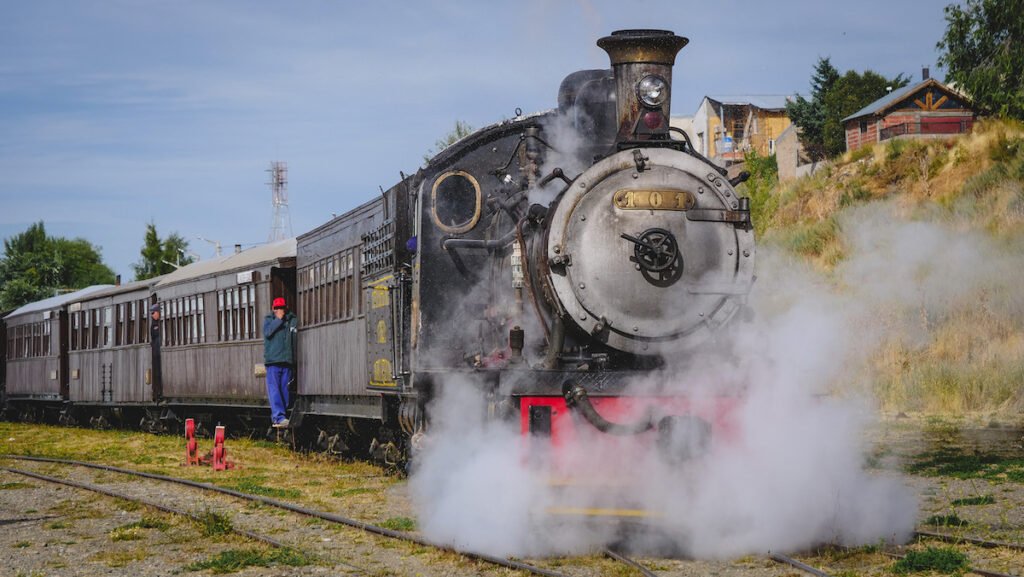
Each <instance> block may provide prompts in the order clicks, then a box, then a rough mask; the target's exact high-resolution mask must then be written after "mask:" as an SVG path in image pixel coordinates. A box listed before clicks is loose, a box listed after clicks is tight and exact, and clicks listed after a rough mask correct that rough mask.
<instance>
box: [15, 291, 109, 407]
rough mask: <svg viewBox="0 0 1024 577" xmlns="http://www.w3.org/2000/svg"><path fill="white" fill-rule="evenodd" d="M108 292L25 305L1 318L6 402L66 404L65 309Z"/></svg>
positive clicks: (64, 296) (69, 294)
mask: <svg viewBox="0 0 1024 577" xmlns="http://www.w3.org/2000/svg"><path fill="white" fill-rule="evenodd" d="M108 288H110V285H98V286H94V287H89V288H84V289H81V290H79V291H76V292H73V293H68V294H65V295H59V296H55V297H52V298H48V299H45V300H42V301H38V302H35V303H31V304H27V305H25V306H23V307H21V308H19V309H16V310H15V311H14V312H12V313H11V314H9V315H7V317H5V318H4V322H5V323H6V324H7V333H6V334H7V343H6V345H7V346H6V356H7V367H6V369H7V382H6V387H7V398H8V400H9V401H11V402H17V401H19V400H33V401H56V402H59V401H64V400H67V398H68V367H67V355H66V354H64V353H66V352H67V349H68V329H67V324H68V318H67V312H66V310H67V309H66V305H67V303H69V302H72V301H75V300H77V299H79V298H82V297H84V296H86V295H89V294H91V293H95V292H97V291H100V290H104V289H108Z"/></svg>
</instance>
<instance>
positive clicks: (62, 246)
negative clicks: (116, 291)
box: [0, 221, 114, 310]
mask: <svg viewBox="0 0 1024 577" xmlns="http://www.w3.org/2000/svg"><path fill="white" fill-rule="evenodd" d="M113 282H114V271H112V270H110V267H108V266H107V265H105V264H103V260H102V258H101V256H100V250H99V248H97V247H95V246H93V245H92V244H91V243H90V242H89V241H87V240H85V239H82V238H76V239H74V240H69V239H66V238H63V237H50V236H48V235H47V234H46V227H45V226H44V225H43V223H42V221H40V222H37V223H35V224H32V225H30V226H29V227H28V229H27V230H26V231H25V232H22V233H20V234H16V235H14V236H12V237H10V238H8V239H4V257H3V259H0V310H9V309H12V308H16V307H19V306H21V305H24V304H26V303H30V302H33V301H37V300H41V299H44V298H48V297H52V296H54V295H55V294H58V293H60V292H67V291H71V290H76V289H80V288H85V287H87V286H90V285H95V284H109V283H113Z"/></svg>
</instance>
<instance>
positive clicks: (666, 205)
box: [612, 190, 697, 210]
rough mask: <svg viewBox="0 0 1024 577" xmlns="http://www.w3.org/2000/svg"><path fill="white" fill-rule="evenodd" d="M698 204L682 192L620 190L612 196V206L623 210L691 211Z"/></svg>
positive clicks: (690, 196)
mask: <svg viewBox="0 0 1024 577" xmlns="http://www.w3.org/2000/svg"><path fill="white" fill-rule="evenodd" d="M696 202H697V201H696V199H694V197H693V195H692V194H690V193H689V192H686V191H682V190H620V191H618V192H616V193H615V194H614V195H613V196H612V204H614V205H615V208H619V209H622V210H690V209H691V208H693V205H694V204H695V203H696Z"/></svg>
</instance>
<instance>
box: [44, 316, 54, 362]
mask: <svg viewBox="0 0 1024 577" xmlns="http://www.w3.org/2000/svg"><path fill="white" fill-rule="evenodd" d="M51 322H53V321H52V320H51V319H46V320H45V321H43V354H44V355H46V356H50V354H51V353H52V352H53V346H52V343H51V342H50V331H51V326H50V323H51Z"/></svg>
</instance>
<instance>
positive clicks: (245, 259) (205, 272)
mask: <svg viewBox="0 0 1024 577" xmlns="http://www.w3.org/2000/svg"><path fill="white" fill-rule="evenodd" d="M283 258H295V239H294V238H286V239H284V240H279V241H275V242H270V243H267V244H263V245H259V246H256V247H253V248H250V249H248V250H243V251H242V252H239V253H234V254H229V255H227V256H222V257H217V258H212V259H209V260H201V261H198V262H194V263H192V264H190V265H186V266H183V267H181V268H179V269H178V270H176V271H174V272H171V273H168V274H166V275H164V276H163V277H162V278H161V279H160V281H159V282H158V283H156V285H155V287H156V288H161V287H166V286H170V285H174V284H178V283H181V282H185V281H189V280H194V279H199V278H203V277H206V276H210V275H215V274H221V273H228V272H232V271H236V270H237V271H241V270H245V269H247V268H250V267H252V266H255V265H258V264H262V263H268V262H273V261H276V260H279V259H283Z"/></svg>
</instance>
